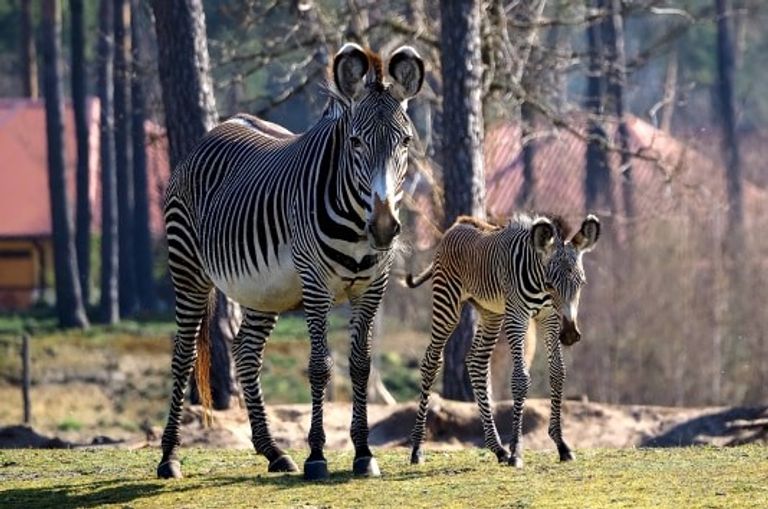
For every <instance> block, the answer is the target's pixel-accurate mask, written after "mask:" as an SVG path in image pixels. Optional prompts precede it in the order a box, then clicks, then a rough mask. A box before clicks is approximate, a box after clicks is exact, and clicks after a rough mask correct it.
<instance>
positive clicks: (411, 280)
mask: <svg viewBox="0 0 768 509" xmlns="http://www.w3.org/2000/svg"><path fill="white" fill-rule="evenodd" d="M433 272H434V264H432V263H430V264H429V267H427V268H426V269H424V271H423V272H422V273H421V274H419V275H418V276H416V277H414V276H413V274H406V276H405V284H406V285H408V288H416V287H417V286H420V285H421V284H422V283H424V281H426V280H427V279H429V278H431V277H432V273H433Z"/></svg>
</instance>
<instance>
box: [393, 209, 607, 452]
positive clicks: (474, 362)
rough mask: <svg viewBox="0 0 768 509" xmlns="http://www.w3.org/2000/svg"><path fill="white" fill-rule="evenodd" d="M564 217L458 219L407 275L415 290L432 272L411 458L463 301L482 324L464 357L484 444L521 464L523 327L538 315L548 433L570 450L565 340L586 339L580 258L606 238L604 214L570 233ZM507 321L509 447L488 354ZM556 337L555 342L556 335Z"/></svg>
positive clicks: (423, 431) (562, 449) (563, 449)
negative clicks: (580, 317) (492, 392)
mask: <svg viewBox="0 0 768 509" xmlns="http://www.w3.org/2000/svg"><path fill="white" fill-rule="evenodd" d="M567 230H568V227H567V225H566V224H565V222H564V221H562V220H561V219H559V218H551V217H548V216H543V215H535V214H534V215H529V214H519V215H517V216H515V217H514V218H513V219H512V220H510V222H509V223H508V224H507V225H505V226H495V225H491V224H488V223H485V222H482V221H479V220H477V219H473V218H471V217H461V218H459V219H458V220H457V221H456V223H455V224H454V225H453V226H452V227H451V228H450V229H448V231H446V232H445V235H444V236H443V238H442V239H441V241H440V244H439V245H438V247H437V248H436V250H435V256H434V261H433V262H432V264H431V265H430V266H429V267H427V269H425V270H424V272H422V273H421V274H420V275H418V276H417V277H415V278H414V277H413V276H412V275H410V274H409V275H408V276H407V277H406V283H407V285H408V286H409V287H411V288H414V287H416V286H418V285H420V284H422V283H423V282H425V281H426V280H427V279H430V278H431V279H432V336H431V341H430V343H429V346H428V347H427V350H426V353H425V354H424V359H423V360H422V363H421V379H422V380H421V394H420V399H419V409H418V413H417V416H416V424H415V426H414V428H413V431H412V433H411V444H412V447H413V449H412V452H411V463H413V464H417V463H422V462H423V461H424V451H423V450H422V445H423V443H424V440H425V438H426V418H427V406H428V403H429V391H430V388H431V387H432V384H433V383H434V381H435V377H436V375H437V371H438V369H439V368H440V365H441V364H442V354H443V350H444V347H445V343H446V341H447V340H448V337H449V336H450V335H451V333H452V332H453V330H454V329H455V328H456V325H457V323H458V321H459V317H460V314H461V308H462V306H463V304H464V303H465V302H469V303H470V304H472V305H473V306H474V307H475V309H476V310H477V312H478V316H479V323H478V329H477V332H476V334H475V336H474V338H473V340H472V346H471V348H470V351H469V354H468V355H467V359H466V362H467V368H468V371H469V375H470V380H471V384H472V390H473V392H474V395H475V400H476V401H477V405H478V407H479V409H480V417H481V420H482V423H483V432H484V441H485V446H486V447H487V448H489V449H490V450H491V451H493V452H494V453H495V454H496V457H497V458H498V460H499V462H508V463H509V464H510V465H513V466H515V467H522V466H523V460H522V416H523V406H524V404H525V398H526V396H527V393H528V388H529V386H530V375H529V374H528V369H527V368H526V365H525V361H524V354H525V352H524V344H525V335H526V331H527V328H528V326H529V323H530V322H531V321H532V322H533V323H534V324H535V326H536V330H537V336H538V337H543V338H544V340H545V343H546V346H547V352H548V359H549V380H550V388H551V410H552V413H551V417H550V424H549V436H550V437H551V438H552V440H553V441H554V442H555V445H557V450H558V453H559V455H560V460H561V461H567V460H572V459H573V458H574V456H573V453H572V452H571V448H570V447H569V446H568V444H567V443H566V442H565V440H563V436H562V431H561V425H560V406H561V401H562V395H563V381H564V379H565V364H564V363H563V357H562V350H561V346H560V345H561V343H562V344H565V345H572V344H574V343H576V342H577V341H579V340H580V339H581V333H580V331H579V328H578V324H577V314H578V306H579V297H580V293H581V288H582V286H583V285H584V284H585V283H586V278H585V275H584V267H583V264H582V256H583V254H584V253H586V252H588V251H591V250H592V248H593V247H594V245H595V243H596V242H597V239H598V237H599V236H600V222H599V220H598V219H597V217H595V216H593V215H589V216H587V218H586V219H585V220H584V222H583V223H582V225H581V229H580V230H579V231H578V232H577V233H576V234H575V235H573V237H571V238H570V239H569V240H566V239H567V237H568V231H567ZM502 326H503V327H504V332H505V334H506V337H507V340H508V341H509V345H510V348H511V351H512V362H513V371H512V394H513V398H514V405H513V412H512V430H513V434H512V440H511V443H510V451H511V452H510V451H507V450H506V449H505V448H504V446H503V445H502V444H501V439H500V438H499V433H498V431H497V429H496V423H495V421H494V418H493V411H492V408H491V403H490V396H489V365H490V358H491V352H492V351H493V347H494V345H495V344H496V341H497V339H498V335H499V331H500V330H501V328H502ZM558 339H559V340H558Z"/></svg>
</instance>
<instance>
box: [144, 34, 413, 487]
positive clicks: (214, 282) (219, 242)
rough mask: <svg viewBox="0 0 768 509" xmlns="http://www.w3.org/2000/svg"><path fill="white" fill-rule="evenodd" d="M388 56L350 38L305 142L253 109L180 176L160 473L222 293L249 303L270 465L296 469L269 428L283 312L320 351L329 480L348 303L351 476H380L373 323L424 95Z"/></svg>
mask: <svg viewBox="0 0 768 509" xmlns="http://www.w3.org/2000/svg"><path fill="white" fill-rule="evenodd" d="M383 69H384V67H383V63H382V61H381V59H380V58H379V57H378V56H377V55H375V54H373V53H371V52H368V51H365V50H363V49H362V48H360V47H359V46H357V45H354V44H347V45H345V46H344V47H343V48H342V49H341V50H340V51H339V53H337V55H336V57H335V59H334V63H333V78H334V84H333V85H330V86H329V89H328V90H327V94H328V95H329V96H330V100H329V104H328V106H327V108H326V110H325V112H324V114H323V116H322V118H321V119H320V120H319V121H318V122H317V123H316V124H315V125H314V126H312V127H310V128H309V130H307V131H306V132H305V133H303V134H301V135H296V134H293V133H291V132H289V131H288V130H286V129H284V128H283V127H281V126H278V125H275V124H272V123H270V122H266V121H264V120H261V119H258V118H256V117H253V116H250V115H244V114H241V115H237V116H235V117H233V118H231V119H229V120H227V121H225V122H223V123H222V124H220V125H219V126H217V127H216V128H214V129H213V130H212V131H211V132H209V133H208V134H207V135H206V136H205V137H204V139H203V140H201V142H200V143H199V145H198V147H197V148H196V149H195V150H194V151H193V152H192V153H191V154H190V155H189V156H188V157H187V159H186V160H185V161H184V162H183V163H182V164H181V165H180V166H179V167H178V168H176V169H175V170H174V173H173V175H172V178H171V181H170V183H169V186H168V190H167V195H166V229H167V232H168V251H169V264H170V269H171V275H172V278H173V284H174V288H175V291H176V298H177V308H176V314H177V321H178V325H179V331H178V335H177V338H176V346H175V349H174V358H173V376H174V389H173V393H172V396H171V404H170V413H169V417H168V425H167V426H166V430H165V434H164V436H163V459H162V461H161V464H160V466H159V467H158V475H159V476H161V477H178V476H180V475H181V470H180V466H179V462H178V457H177V454H178V447H179V418H180V411H181V406H182V402H183V394H184V390H185V388H186V385H187V381H188V378H189V374H190V371H191V369H192V365H193V363H194V361H195V359H196V354H197V350H196V348H197V346H196V345H197V343H196V338H197V340H198V341H199V337H200V334H198V332H199V330H200V327H201V322H202V321H203V319H204V317H205V315H206V303H207V302H208V295H209V293H210V292H211V291H212V289H213V288H214V287H216V288H218V289H220V290H221V291H223V292H224V293H225V294H226V295H227V296H228V297H230V298H232V299H233V300H235V301H237V302H239V303H240V304H241V305H242V306H243V307H244V308H245V317H244V320H243V324H242V327H241V329H240V333H239V334H238V337H237V338H236V340H235V342H234V358H235V362H236V365H237V372H238V376H239V378H240V382H241V384H242V386H243V390H244V392H245V399H246V403H247V405H248V412H249V418H250V421H251V429H252V431H253V444H254V447H255V449H256V450H257V451H258V452H259V453H261V454H263V455H265V456H266V457H267V459H268V460H269V470H270V471H291V470H296V465H295V464H294V463H293V461H292V460H291V459H290V458H289V457H288V456H287V455H286V454H285V453H284V452H283V451H282V450H281V449H280V448H279V447H277V445H276V443H275V441H274V440H273V438H272V436H271V434H270V433H269V428H268V425H267V420H266V414H265V410H264V399H263V395H262V391H261V384H260V374H261V367H262V360H263V354H264V346H265V344H266V341H267V339H268V337H269V335H270V333H271V331H272V329H273V327H274V325H275V323H276V320H277V317H278V315H279V314H280V313H282V312H284V311H287V310H291V309H296V308H298V307H300V306H301V307H303V308H304V310H305V313H306V317H307V325H308V330H309V336H310V339H311V354H310V359H309V369H308V372H309V381H310V384H311V393H312V422H311V427H310V431H309V437H308V442H309V447H310V455H309V458H308V460H307V462H306V463H305V469H304V473H305V477H308V478H325V477H327V476H328V470H327V465H326V461H325V458H324V456H323V447H324V444H325V434H324V432H323V399H324V395H325V389H326V386H327V384H328V381H329V379H330V376H331V367H332V358H331V355H330V351H329V349H328V343H327V339H326V335H327V329H328V313H329V311H330V309H331V307H332V306H333V305H334V304H335V303H337V302H341V301H346V300H349V301H350V302H351V304H352V311H353V317H352V320H351V324H350V333H351V341H352V350H351V355H350V374H351V377H352V384H353V389H354V402H353V410H354V417H353V421H352V429H351V435H352V440H353V442H354V445H355V452H356V454H355V462H354V465H353V468H354V471H355V473H359V474H367V475H375V474H377V473H378V468H377V466H376V463H375V460H374V459H373V458H372V455H371V451H370V449H369V447H368V424H367V418H366V390H365V388H366V386H367V383H368V374H369V371H370V341H369V336H370V324H371V321H372V319H373V316H374V314H375V312H376V310H377V309H378V306H379V302H380V300H381V297H382V294H383V292H384V290H385V288H386V285H387V279H388V274H389V268H390V265H391V262H392V256H393V255H392V253H391V250H390V247H391V245H392V242H393V240H394V238H395V237H396V236H397V234H398V233H399V229H400V223H399V220H398V218H397V215H398V202H399V197H400V194H401V184H402V181H403V179H404V177H405V172H406V165H407V158H408V148H407V147H408V142H409V140H410V139H411V137H412V136H413V126H412V125H411V122H410V119H409V118H408V116H407V114H406V113H405V106H406V104H407V101H408V99H410V98H411V97H413V95H415V94H416V93H417V92H418V91H419V89H420V88H421V83H422V80H423V71H424V69H423V64H422V61H421V58H420V57H419V56H418V54H417V53H416V52H415V51H414V50H413V49H412V48H409V47H402V48H400V49H398V50H396V51H395V52H394V53H393V55H392V56H391V57H390V60H389V66H388V68H387V70H388V76H385V75H384V70H383Z"/></svg>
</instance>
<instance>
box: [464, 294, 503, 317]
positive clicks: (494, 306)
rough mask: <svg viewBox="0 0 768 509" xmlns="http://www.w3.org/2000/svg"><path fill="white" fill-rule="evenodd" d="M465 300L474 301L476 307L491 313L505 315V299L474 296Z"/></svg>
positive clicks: (469, 296)
mask: <svg viewBox="0 0 768 509" xmlns="http://www.w3.org/2000/svg"><path fill="white" fill-rule="evenodd" d="M465 300H469V301H472V302H473V303H475V305H477V306H479V307H481V308H483V309H485V310H487V311H490V312H491V313H496V314H499V315H503V314H504V307H505V306H504V299H503V298H494V297H478V296H474V295H467V296H466V297H465Z"/></svg>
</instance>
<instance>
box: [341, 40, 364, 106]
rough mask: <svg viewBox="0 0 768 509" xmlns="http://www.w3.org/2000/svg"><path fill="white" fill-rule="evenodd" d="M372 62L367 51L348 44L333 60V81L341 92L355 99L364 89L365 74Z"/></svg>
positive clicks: (353, 44) (350, 43)
mask: <svg viewBox="0 0 768 509" xmlns="http://www.w3.org/2000/svg"><path fill="white" fill-rule="evenodd" d="M369 67H370V62H369V61H368V55H366V53H365V50H363V48H361V47H360V46H358V45H357V44H355V43H352V42H348V43H347V44H345V45H344V46H342V47H341V49H340V50H339V52H338V53H336V56H335V57H334V58H333V81H334V82H335V83H336V88H338V89H339V92H341V93H342V95H344V97H346V98H348V99H354V98H355V97H356V96H357V94H358V93H359V92H360V90H362V88H363V81H364V78H365V74H366V73H367V72H368V68H369Z"/></svg>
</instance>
